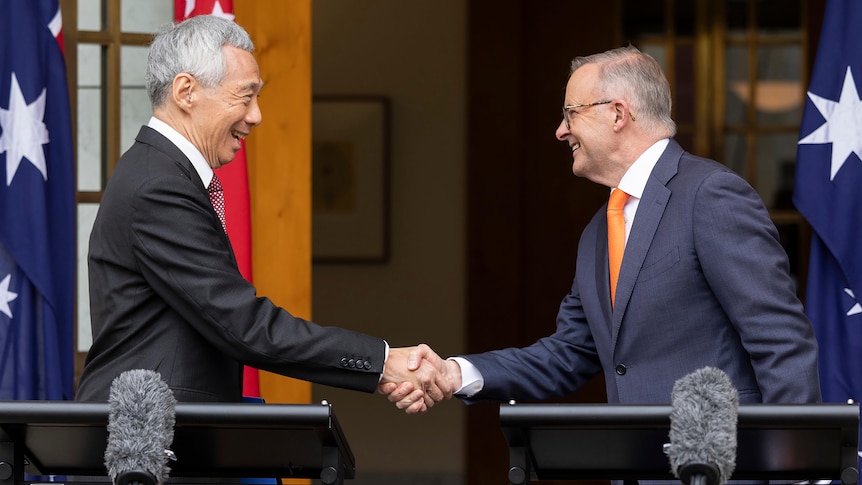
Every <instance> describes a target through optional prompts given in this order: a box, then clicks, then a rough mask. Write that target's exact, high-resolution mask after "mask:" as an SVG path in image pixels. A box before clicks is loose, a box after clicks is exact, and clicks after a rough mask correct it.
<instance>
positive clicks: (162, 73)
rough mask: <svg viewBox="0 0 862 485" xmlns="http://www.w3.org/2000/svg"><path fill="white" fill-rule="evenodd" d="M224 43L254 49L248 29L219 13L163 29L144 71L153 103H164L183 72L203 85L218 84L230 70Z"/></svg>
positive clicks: (154, 106)
mask: <svg viewBox="0 0 862 485" xmlns="http://www.w3.org/2000/svg"><path fill="white" fill-rule="evenodd" d="M224 46H232V47H237V48H239V49H242V50H244V51H246V52H254V43H252V41H251V37H249V35H248V32H246V31H245V30H244V29H243V28H242V27H240V26H239V25H237V24H236V23H234V22H231V21H230V20H226V19H223V18H220V17H215V16H212V15H198V16H196V17H191V18H189V19H188V20H184V21H182V22H179V23H176V24H173V25H170V26H167V27H165V28H164V29H162V30H161V31H160V32H159V33H158V34H157V35H156V36H155V38H153V42H152V44H150V51H149V55H148V56H147V71H146V73H145V74H144V82H145V84H146V86H147V94H148V95H149V97H150V103H151V104H152V107H153V108H154V109H155V108H158V107H160V106H163V105H164V104H165V102H166V101H167V99H168V96H169V94H170V91H171V86H172V84H173V81H174V78H175V77H176V75H177V74H180V73H182V72H187V73H189V74H191V75H192V76H194V78H195V79H196V80H197V81H198V82H199V83H201V85H202V86H204V87H207V88H210V87H215V86H217V85H218V84H219V83H220V82H221V81H222V79H224V76H225V73H226V72H227V65H226V62H225V59H224V53H223V52H222V47H224Z"/></svg>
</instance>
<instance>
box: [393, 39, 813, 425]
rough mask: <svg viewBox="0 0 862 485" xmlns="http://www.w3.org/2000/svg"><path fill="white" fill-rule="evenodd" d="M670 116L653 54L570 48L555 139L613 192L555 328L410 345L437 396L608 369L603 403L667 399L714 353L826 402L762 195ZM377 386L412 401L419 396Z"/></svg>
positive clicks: (530, 390) (785, 397)
mask: <svg viewBox="0 0 862 485" xmlns="http://www.w3.org/2000/svg"><path fill="white" fill-rule="evenodd" d="M670 114H671V96H670V87H669V85H668V81H667V79H666V78H665V76H664V73H663V72H662V70H661V67H660V66H659V64H658V63H657V62H656V61H655V60H654V59H653V58H652V57H650V56H649V55H647V54H645V53H642V52H640V51H639V50H638V49H636V48H634V47H624V48H619V49H614V50H611V51H607V52H604V53H601V54H596V55H592V56H589V57H579V58H577V59H575V60H574V62H573V63H572V70H571V74H570V77H569V80H568V84H567V85H566V92H565V98H564V102H563V113H562V115H563V118H562V120H561V121H560V124H559V126H557V130H556V137H557V139H558V140H560V141H563V142H565V143H567V144H568V145H569V147H571V153H572V172H573V173H574V174H575V175H577V176H579V177H584V178H587V179H589V180H591V181H593V182H595V183H598V184H602V185H604V186H606V187H608V188H609V189H610V198H609V205H606V206H604V207H602V208H601V209H600V210H599V212H597V213H596V215H595V216H594V217H593V219H592V220H591V221H590V223H589V224H588V225H587V226H586V228H585V229H584V232H583V234H582V235H581V239H580V243H579V245H578V253H577V266H576V268H575V276H574V280H573V282H572V287H571V290H570V291H569V293H568V295H567V296H566V297H565V298H564V299H563V301H562V304H561V305H560V310H559V313H558V316H557V328H556V331H555V332H554V333H553V334H552V335H550V336H548V337H545V338H542V339H540V340H539V341H537V342H536V343H534V344H532V345H530V346H528V347H524V348H519V349H514V348H510V349H504V350H495V351H490V352H485V353H481V354H474V355H466V356H463V357H455V358H452V359H448V360H442V359H440V358H439V356H437V355H436V354H435V353H434V352H433V351H431V349H429V348H428V347H427V346H424V345H420V346H419V347H418V348H417V349H416V351H415V352H414V353H413V354H412V355H411V357H410V363H411V364H412V365H413V366H414V367H415V366H418V365H419V364H420V362H422V361H425V362H431V363H433V364H434V365H435V367H437V369H438V372H439V374H438V377H437V382H438V384H439V385H440V386H441V389H442V390H443V391H444V394H445V395H446V397H450V396H451V395H452V394H455V395H457V396H459V397H460V398H462V399H463V400H465V401H467V402H473V401H477V400H488V399H491V400H507V399H518V400H542V399H549V398H552V397H557V396H562V395H565V394H569V393H572V392H574V391H576V390H578V389H580V388H581V387H582V386H583V385H584V384H586V383H587V382H588V381H589V380H590V379H591V378H593V377H594V376H596V375H598V374H600V373H602V372H603V373H604V378H605V385H606V386H605V387H606V390H607V398H608V401H609V402H611V403H636V404H667V403H670V402H671V391H672V389H673V385H674V383H675V382H676V381H677V380H678V379H680V378H681V377H683V376H685V375H687V374H690V373H691V372H693V371H695V370H697V369H700V368H703V367H708V366H709V367H715V368H718V369H721V370H723V371H724V372H725V373H726V374H727V375H728V376H729V377H730V379H731V381H732V383H733V386H734V387H735V388H736V389H737V391H738V393H739V401H740V402H741V403H812V402H819V401H820V386H819V381H818V370H817V343H816V341H815V338H814V333H813V329H812V326H811V323H810V322H809V321H808V319H807V318H806V317H805V314H804V313H803V310H802V305H801V303H800V302H799V300H798V298H797V297H796V290H795V286H794V283H793V281H792V280H791V278H790V276H789V264H788V260H787V255H786V253H785V252H784V249H783V248H782V247H781V244H780V243H779V240H778V232H777V230H776V228H775V226H774V225H773V223H772V221H771V220H770V218H769V214H768V212H767V210H766V208H765V207H764V205H763V201H762V200H761V199H760V197H759V196H758V194H757V192H755V191H754V189H753V188H752V187H751V186H750V185H749V184H748V183H746V182H745V180H743V179H742V178H741V177H740V176H739V175H737V174H736V173H735V172H733V171H732V170H730V169H728V168H727V167H726V166H724V165H721V164H719V163H716V162H714V161H711V160H706V159H703V158H699V157H696V156H694V155H692V154H690V153H687V152H685V151H684V150H683V149H682V148H681V147H680V145H679V144H677V143H676V142H675V141H674V140H673V139H672V137H673V136H674V134H675V132H676V127H675V124H674V122H673V120H672V119H671V117H670ZM609 206H616V208H615V210H614V207H611V208H610V209H609ZM615 212H616V214H615ZM615 222H617V223H618V224H619V225H618V226H617V227H616V229H614V226H616V224H615ZM380 389H381V392H384V393H387V394H389V399H390V401H393V402H396V403H397V405H398V406H399V407H401V408H406V409H408V412H409V408H410V406H412V405H414V404H415V401H414V400H413V399H412V398H411V397H410V396H406V395H405V393H404V392H403V389H400V390H396V388H395V386H393V385H390V384H386V383H384V384H382V385H381V386H380Z"/></svg>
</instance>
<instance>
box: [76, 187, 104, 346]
mask: <svg viewBox="0 0 862 485" xmlns="http://www.w3.org/2000/svg"><path fill="white" fill-rule="evenodd" d="M98 210H99V204H86V203H82V204H78V352H86V351H87V350H89V348H90V346H91V345H92V344H93V335H92V331H91V325H90V283H89V280H88V279H87V253H88V252H89V250H90V231H91V230H92V229H93V221H95V220H96V212H97V211H98Z"/></svg>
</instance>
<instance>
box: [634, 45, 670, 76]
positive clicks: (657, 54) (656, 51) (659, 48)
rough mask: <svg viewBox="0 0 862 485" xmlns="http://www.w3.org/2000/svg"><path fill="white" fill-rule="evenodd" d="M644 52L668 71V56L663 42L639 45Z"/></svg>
mask: <svg viewBox="0 0 862 485" xmlns="http://www.w3.org/2000/svg"><path fill="white" fill-rule="evenodd" d="M637 47H638V49H640V50H641V51H643V52H646V53H647V54H649V55H651V56H652V57H653V58H654V59H655V60H656V62H658V63H659V65H661V68H662V69H663V70H664V72H667V56H666V55H665V54H664V45H662V44H648V45H639V46H637Z"/></svg>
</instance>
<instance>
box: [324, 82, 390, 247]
mask: <svg viewBox="0 0 862 485" xmlns="http://www.w3.org/2000/svg"><path fill="white" fill-rule="evenodd" d="M311 138H312V151H311V167H312V168H311V171H312V181H311V187H312V190H311V194H312V195H311V198H312V210H311V216H312V217H311V226H312V234H311V237H312V239H311V241H312V251H311V252H312V261H313V262H314V263H384V262H386V261H388V259H389V100H388V99H387V98H385V97H383V96H315V97H314V99H313V103H312V134H311Z"/></svg>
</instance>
